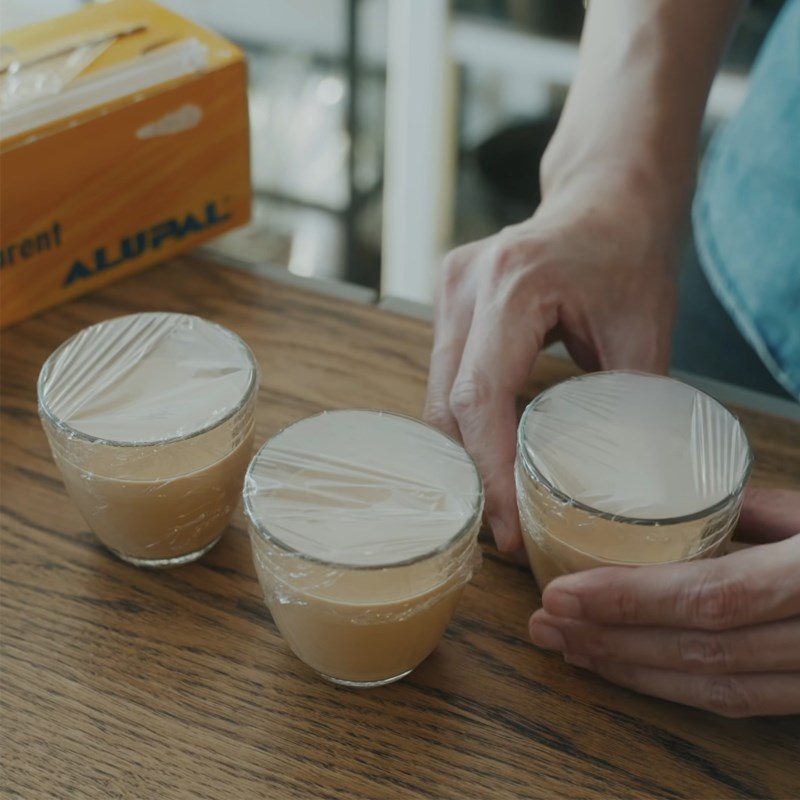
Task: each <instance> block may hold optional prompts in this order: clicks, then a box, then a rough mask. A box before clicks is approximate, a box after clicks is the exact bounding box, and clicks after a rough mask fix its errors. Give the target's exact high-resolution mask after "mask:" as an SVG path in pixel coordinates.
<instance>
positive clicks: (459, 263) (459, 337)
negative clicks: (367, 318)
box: [423, 245, 475, 439]
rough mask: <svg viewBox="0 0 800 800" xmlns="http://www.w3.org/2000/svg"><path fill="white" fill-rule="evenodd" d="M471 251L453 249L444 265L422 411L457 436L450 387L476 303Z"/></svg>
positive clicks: (430, 420) (432, 422) (436, 423)
mask: <svg viewBox="0 0 800 800" xmlns="http://www.w3.org/2000/svg"><path fill="white" fill-rule="evenodd" d="M470 247H473V246H472V245H470ZM471 252H472V250H470V251H469V253H471ZM469 253H468V252H467V251H466V248H461V249H459V250H455V251H453V252H452V253H450V254H449V255H448V256H447V258H446V259H445V263H444V266H443V269H442V280H441V284H440V286H439V289H438V296H437V300H436V315H435V324H434V339H433V350H432V351H431V363H430V369H429V371H428V393H427V397H426V399H425V411H424V414H423V416H424V418H425V419H426V420H427V421H428V422H430V423H431V424H432V425H435V426H436V427H437V428H440V429H441V430H443V431H444V432H445V433H448V434H450V436H452V437H453V438H455V439H460V438H461V436H460V434H459V430H458V423H457V422H456V419H455V417H454V416H453V412H452V411H451V410H450V391H451V389H452V388H453V381H454V380H455V378H456V374H457V373H458V366H459V364H460V363H461V354H462V353H463V351H464V345H465V343H466V341H467V334H468V333H469V327H470V324H471V322H472V312H473V307H474V303H475V296H474V295H475V293H474V287H472V286H471V285H470V276H469V274H468V266H469V260H468V259H469Z"/></svg>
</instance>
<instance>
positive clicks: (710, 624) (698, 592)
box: [681, 576, 750, 630]
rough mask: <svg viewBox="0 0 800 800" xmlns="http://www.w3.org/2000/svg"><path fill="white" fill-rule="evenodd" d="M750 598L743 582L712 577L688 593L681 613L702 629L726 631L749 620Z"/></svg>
mask: <svg viewBox="0 0 800 800" xmlns="http://www.w3.org/2000/svg"><path fill="white" fill-rule="evenodd" d="M749 595H750V592H749V588H748V586H747V583H746V581H744V580H743V579H741V578H738V577H733V578H731V577H719V576H711V577H709V578H707V579H705V580H703V581H701V582H700V583H699V584H698V585H697V586H696V587H694V588H692V589H690V590H688V592H687V594H686V595H685V597H684V599H683V604H684V606H685V607H684V608H683V609H681V610H682V611H684V612H685V613H686V616H687V617H688V618H689V619H690V620H691V621H692V622H694V623H695V624H698V625H699V626H700V627H701V628H705V629H708V630H724V629H725V628H733V627H736V626H737V625H740V624H741V623H742V622H744V621H745V620H746V615H747V609H748V604H749V599H750V597H749Z"/></svg>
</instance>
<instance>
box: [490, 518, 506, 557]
mask: <svg viewBox="0 0 800 800" xmlns="http://www.w3.org/2000/svg"><path fill="white" fill-rule="evenodd" d="M489 527H490V528H491V529H492V536H494V541H495V544H496V545H497V547H498V549H500V550H502V549H503V546H504V545H505V544H506V540H507V539H508V531H507V530H506V525H505V523H504V522H503V520H502V519H501V518H500V517H489Z"/></svg>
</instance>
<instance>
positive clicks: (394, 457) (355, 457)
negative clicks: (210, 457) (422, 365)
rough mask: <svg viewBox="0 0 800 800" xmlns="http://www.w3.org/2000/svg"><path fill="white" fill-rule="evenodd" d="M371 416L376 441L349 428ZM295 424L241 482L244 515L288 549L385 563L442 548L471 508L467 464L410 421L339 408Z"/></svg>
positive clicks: (474, 492) (472, 485)
mask: <svg viewBox="0 0 800 800" xmlns="http://www.w3.org/2000/svg"><path fill="white" fill-rule="evenodd" d="M365 415H366V416H365ZM375 416H377V417H380V418H381V419H382V422H381V425H380V426H379V428H377V429H376V431H379V433H376V432H374V431H373V432H372V433H371V436H372V437H374V436H376V435H379V436H382V437H384V439H383V441H382V442H377V443H376V442H375V441H372V440H371V439H370V435H367V436H360V435H359V427H358V426H359V424H364V420H365V419H366V420H369V419H370V418H371V417H375ZM416 426H419V427H422V429H423V431H424V432H425V433H424V434H421V433H419V432H418V431H417V430H416ZM298 428H300V430H299V431H298V429H296V427H295V426H290V427H289V428H287V429H286V430H285V431H283V432H281V433H279V434H278V435H277V436H275V437H274V438H273V439H272V440H271V441H270V442H269V443H268V444H267V445H266V446H265V447H264V448H263V449H262V451H260V453H259V454H258V455H257V456H256V458H255V459H254V460H253V464H252V465H251V467H250V470H249V471H248V477H247V480H246V485H245V498H246V501H247V504H248V505H249V507H250V508H251V509H252V515H253V516H254V517H255V518H256V519H258V520H261V522H262V523H263V525H264V526H265V527H266V528H267V529H268V531H269V533H270V535H272V536H273V537H275V538H276V539H277V540H279V541H280V542H282V543H283V544H284V545H285V546H286V547H287V548H288V549H289V550H290V551H301V552H303V553H304V554H306V555H309V556H312V557H313V558H316V559H318V560H324V561H329V562H342V563H345V564H348V565H352V566H370V565H375V564H380V563H381V562H382V561H383V562H388V563H395V562H397V561H402V560H406V559H411V558H414V557H417V556H421V555H424V554H425V552H426V551H432V550H435V549H436V548H437V547H439V546H442V545H445V544H446V543H447V541H448V540H449V539H451V538H452V537H454V536H455V535H456V534H457V533H458V532H459V531H460V530H461V529H462V528H463V527H464V526H465V525H466V524H467V523H468V522H469V520H470V519H471V518H472V517H473V515H474V513H475V506H476V502H477V500H476V498H477V497H478V496H479V494H480V493H481V488H480V479H479V477H478V475H477V472H476V470H475V466H474V464H473V463H472V461H471V460H470V459H469V457H468V456H467V455H466V453H464V451H463V450H462V449H461V448H460V446H459V445H457V444H456V443H455V442H453V441H452V440H450V439H449V438H447V437H445V436H444V435H443V434H440V433H438V432H434V431H431V430H430V429H427V428H426V427H425V426H422V425H421V424H420V423H418V422H416V421H414V420H409V419H407V418H404V417H399V416H394V415H388V414H382V415H380V414H379V413H378V412H370V411H339V412H325V414H322V415H319V416H318V417H312V418H309V419H308V420H303V421H301V423H298ZM443 476H446V480H445V477H443ZM378 528H379V529H380V530H377V531H376V529H378Z"/></svg>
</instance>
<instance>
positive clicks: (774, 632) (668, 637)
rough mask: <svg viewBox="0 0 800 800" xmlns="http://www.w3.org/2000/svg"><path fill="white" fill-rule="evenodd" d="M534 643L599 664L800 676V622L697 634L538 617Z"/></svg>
mask: <svg viewBox="0 0 800 800" xmlns="http://www.w3.org/2000/svg"><path fill="white" fill-rule="evenodd" d="M529 630H530V635H531V640H532V641H533V643H534V644H535V645H537V646H539V647H543V648H545V649H547V650H558V651H561V652H563V653H566V654H567V659H568V660H569V659H570V658H572V657H575V656H578V657H583V658H589V659H593V660H596V661H608V662H614V663H627V664H637V665H639V666H643V667H656V668H660V669H668V670H676V671H679V672H691V673H698V674H719V673H734V672H785V671H800V617H793V618H791V619H787V620H782V621H780V622H769V623H766V624H764V625H753V626H748V627H745V628H736V629H734V630H730V631H695V630H679V629H676V628H644V627H636V626H629V625H625V626H608V625H597V624H595V623H587V622H581V621H578V620H569V619H566V620H565V619H561V618H560V617H553V616H552V615H550V614H548V613H547V612H546V611H541V610H540V611H537V612H536V613H535V614H534V615H533V616H532V617H531V621H530V625H529Z"/></svg>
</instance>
